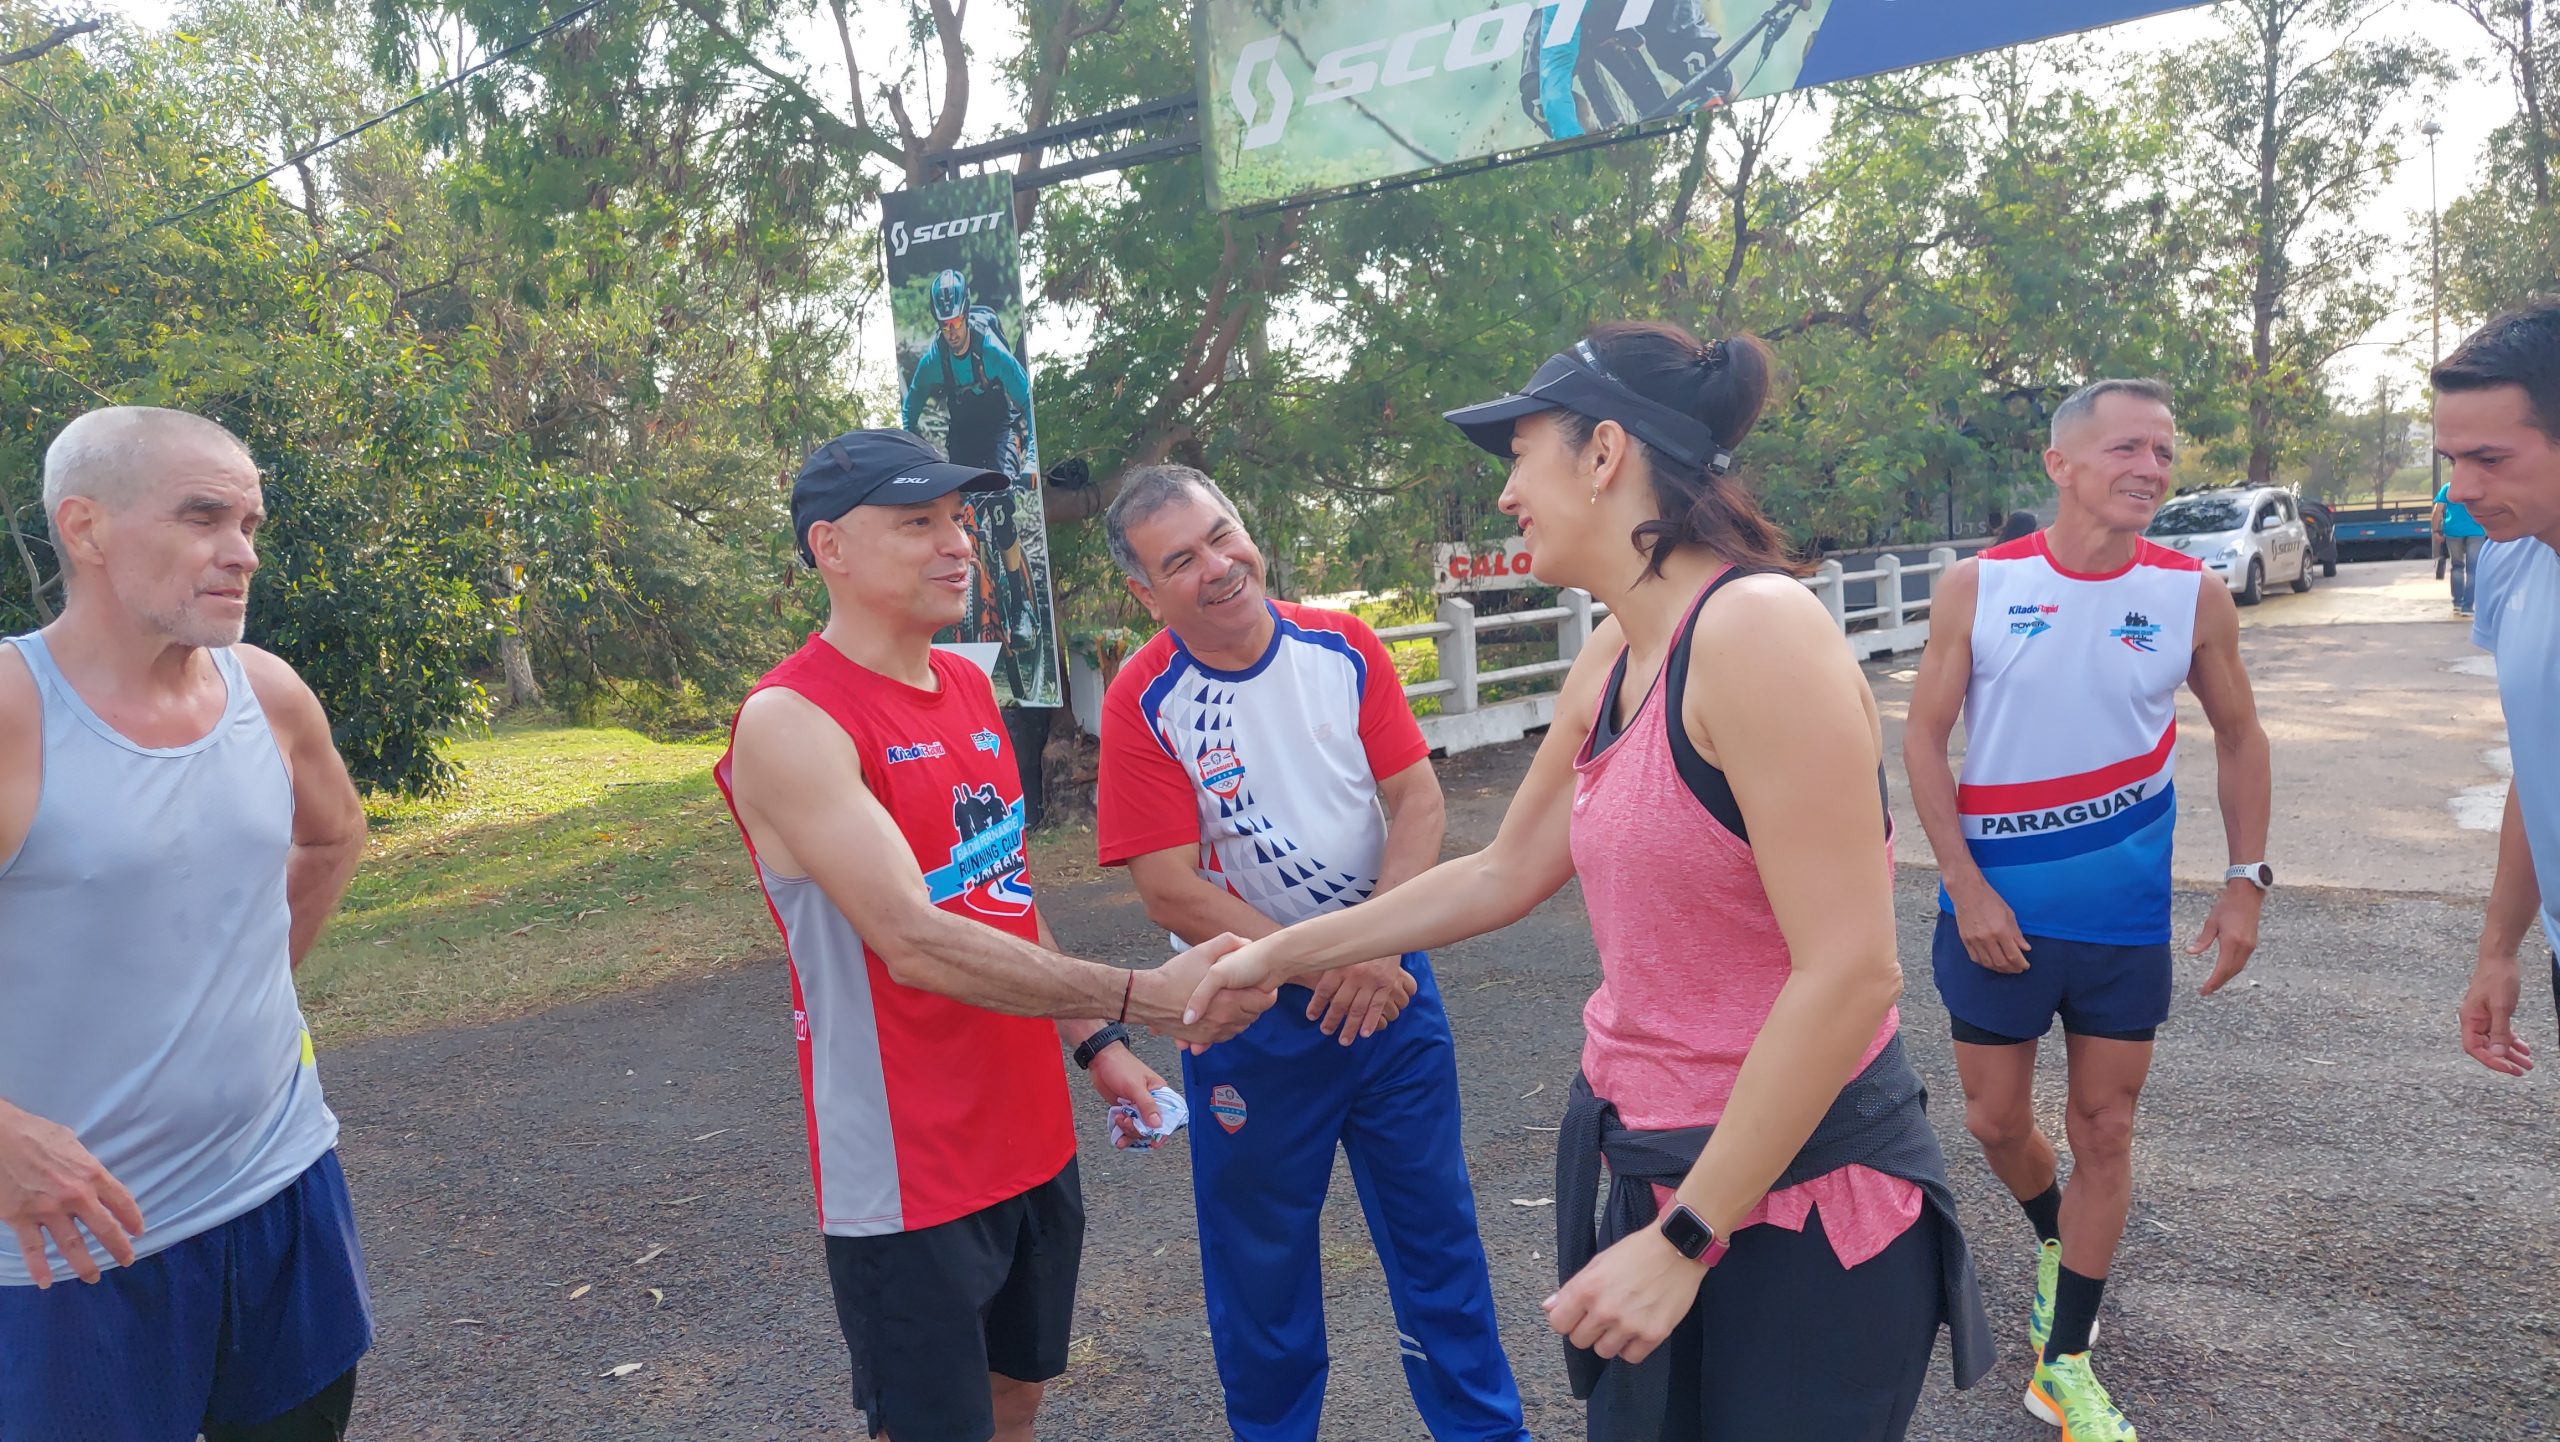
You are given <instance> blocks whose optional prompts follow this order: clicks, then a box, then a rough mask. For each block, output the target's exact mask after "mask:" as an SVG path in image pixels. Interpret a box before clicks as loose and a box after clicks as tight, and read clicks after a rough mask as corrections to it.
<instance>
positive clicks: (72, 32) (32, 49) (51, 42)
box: [0, 20, 107, 70]
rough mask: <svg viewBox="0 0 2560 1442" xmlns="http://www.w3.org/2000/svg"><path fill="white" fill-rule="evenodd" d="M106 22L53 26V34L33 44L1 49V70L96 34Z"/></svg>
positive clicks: (97, 21)
mask: <svg viewBox="0 0 2560 1442" xmlns="http://www.w3.org/2000/svg"><path fill="white" fill-rule="evenodd" d="M106 23H107V22H105V21H104V20H78V21H71V22H67V23H64V24H61V25H56V26H54V27H53V33H52V34H50V35H48V36H46V37H44V38H43V39H42V40H39V41H37V42H35V43H34V44H32V45H21V46H19V47H18V48H17V49H15V50H0V70H5V69H7V68H8V67H10V66H12V65H24V64H26V63H27V62H28V61H30V60H34V59H37V58H38V57H40V56H42V55H44V54H45V53H46V52H47V51H49V50H53V49H55V48H56V47H58V46H63V45H68V44H70V43H71V42H72V41H74V40H77V39H79V38H80V37H81V36H83V35H89V34H94V33H95V32H96V31H98V30H99V29H100V28H102V27H103V26H105V24H106Z"/></svg>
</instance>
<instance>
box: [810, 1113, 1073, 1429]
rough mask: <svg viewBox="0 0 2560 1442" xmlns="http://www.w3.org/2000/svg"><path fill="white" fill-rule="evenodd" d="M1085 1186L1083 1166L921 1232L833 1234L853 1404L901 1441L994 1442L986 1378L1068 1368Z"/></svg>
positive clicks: (1028, 1378) (830, 1274)
mask: <svg viewBox="0 0 2560 1442" xmlns="http://www.w3.org/2000/svg"><path fill="white" fill-rule="evenodd" d="M1083 1254H1084V1189H1083V1187H1082V1185H1081V1184H1080V1183H1079V1182H1078V1180H1077V1178H1076V1164H1075V1163H1074V1162H1072V1161H1071V1162H1068V1163H1067V1168H1066V1170H1065V1171H1062V1172H1060V1173H1058V1174H1057V1175H1056V1176H1054V1177H1052V1178H1050V1179H1049V1180H1048V1181H1045V1182H1042V1183H1041V1184H1040V1185H1038V1186H1036V1187H1033V1188H1032V1189H1031V1190H1029V1191H1027V1192H1024V1193H1023V1194H1022V1195H1020V1196H1018V1197H1009V1198H1007V1199H1005V1200H1004V1201H1001V1202H998V1203H996V1204H995V1205H994V1206H992V1207H988V1208H986V1209H984V1210H983V1211H976V1212H971V1213H970V1214H969V1215H967V1216H965V1217H960V1218H958V1219H956V1220H953V1221H948V1222H944V1223H943V1224H942V1225H940V1226H938V1227H925V1228H922V1229H920V1230H917V1231H912V1232H894V1233H891V1234H890V1235H888V1236H883V1237H829V1238H827V1279H828V1281H829V1282H831V1283H833V1284H834V1288H835V1294H836V1320H837V1321H838V1322H840V1323H841V1324H843V1327H844V1340H845V1346H846V1347H847V1348H849V1349H850V1350H851V1351H852V1353H853V1402H854V1405H855V1406H857V1407H860V1408H861V1409H862V1411H863V1415H864V1416H865V1417H867V1418H869V1419H870V1422H871V1435H872V1436H874V1437H877V1436H879V1435H880V1434H881V1433H882V1432H887V1433H888V1434H889V1435H890V1437H891V1439H892V1442H988V1439H989V1438H991V1437H993V1436H994V1435H995V1430H996V1423H995V1412H994V1409H993V1406H992V1404H991V1402H990V1399H989V1397H988V1394H987V1374H988V1373H990V1372H994V1373H997V1374H999V1375H1002V1376H1006V1377H1011V1378H1013V1379H1014V1380H1015V1381H1018V1382H1046V1381H1048V1380H1049V1379H1050V1378H1052V1377H1055V1376H1057V1375H1058V1374H1059V1373H1061V1372H1064V1371H1065V1370H1067V1333H1068V1329H1069V1326H1070V1325H1071V1324H1072V1323H1073V1322H1074V1320H1075V1308H1076V1267H1077V1263H1078V1261H1079V1260H1080V1259H1081V1258H1082V1256H1083Z"/></svg>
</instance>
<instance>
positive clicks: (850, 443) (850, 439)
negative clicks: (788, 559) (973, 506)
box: [791, 431, 1013, 566]
mask: <svg viewBox="0 0 2560 1442" xmlns="http://www.w3.org/2000/svg"><path fill="white" fill-rule="evenodd" d="M1012 485H1013V482H1012V481H1011V480H1010V479H1008V478H1007V477H1006V476H1005V473H1004V472H1002V471H990V470H988V469H986V468H985V467H983V466H964V465H960V464H957V463H956V462H953V461H950V460H948V459H945V458H944V456H943V454H942V452H940V451H938V450H935V449H934V448H933V443H932V442H930V441H928V440H926V439H925V438H924V437H922V436H919V435H917V434H915V433H914V432H913V431H847V432H845V433H844V434H843V435H840V436H838V437H836V438H835V439H834V440H831V441H829V442H827V443H826V444H825V445H823V446H820V447H818V448H817V449H816V450H814V451H811V452H810V453H809V459H808V460H806V461H804V462H802V463H801V466H800V478H799V479H798V480H795V481H793V482H792V483H791V539H792V540H793V541H795V542H797V543H798V544H799V547H800V559H801V560H804V561H806V562H808V563H809V564H810V565H812V566H814V565H816V564H818V558H817V557H816V556H815V555H813V554H811V553H810V550H809V528H810V527H811V526H813V525H816V524H817V523H818V522H820V521H832V520H835V519H837V518H838V517H840V516H842V515H844V514H845V513H846V512H848V511H851V510H852V509H853V508H854V507H856V506H912V505H915V504H916V503H918V502H920V501H931V500H937V499H939V498H941V497H943V496H947V495H950V494H951V493H952V492H953V491H967V492H969V493H970V494H972V495H979V494H985V493H987V492H992V491H1001V490H1006V489H1009V488H1011V486H1012Z"/></svg>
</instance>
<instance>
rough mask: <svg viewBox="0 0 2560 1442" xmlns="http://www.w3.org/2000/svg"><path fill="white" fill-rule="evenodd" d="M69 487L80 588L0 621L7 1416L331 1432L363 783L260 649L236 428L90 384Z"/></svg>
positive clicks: (213, 1430)
mask: <svg viewBox="0 0 2560 1442" xmlns="http://www.w3.org/2000/svg"><path fill="white" fill-rule="evenodd" d="M44 505H45V516H46V519H47V520H48V521H50V522H51V524H52V536H53V545H54V550H55V553H56V554H57V555H58V556H60V557H61V559H62V563H63V569H64V571H65V572H66V573H67V576H66V581H67V584H66V588H65V591H66V594H65V597H64V604H63V608H62V614H61V615H60V616H58V617H56V618H55V619H54V620H53V622H52V623H51V624H49V625H47V626H46V627H45V628H44V629H43V630H41V631H37V632H34V633H31V634H29V635H24V636H13V637H8V638H6V639H0V1442H19V1439H21V1438H24V1439H27V1442H194V1439H195V1438H196V1437H197V1436H198V1435H199V1434H201V1435H202V1436H203V1437H204V1438H205V1439H206V1442H334V1439H336V1438H338V1437H339V1436H341V1435H343V1432H344V1429H345V1427H346V1425H347V1418H348V1416H349V1413H350V1411H351V1409H352V1407H353V1404H354V1399H355V1386H356V1360H357V1358H359V1357H361V1356H363V1355H364V1353H365V1350H366V1349H367V1348H368V1347H369V1346H370V1345H371V1344H372V1341H373V1316H372V1308H371V1304H370V1302H369V1301H368V1299H367V1296H366V1292H365V1281H364V1255H363V1252H362V1249H361V1248H359V1247H358V1246H357V1243H356V1223H355V1213H354V1209H353V1207H352V1205H351V1204H350V1202H349V1200H348V1196H347V1182H346V1177H345V1175H344V1174H343V1173H342V1172H341V1171H340V1170H339V1167H338V1153H337V1141H338V1119H337V1118H336V1117H335V1116H333V1115H331V1114H330V1111H329V1107H328V1104H327V1103H326V1102H325V1101H323V1100H322V1099H321V1095H320V1072H319V1067H318V1063H317V1060H316V1058H315V1057H314V1055H313V1052H312V1048H311V1033H310V1032H309V1031H307V1030H305V1029H304V1027H303V1024H302V1007H301V1003H300V1002H299V1000H298V999H297V998H296V995H295V992H294V985H293V969H294V967H296V966H297V965H299V964H300V963H301V961H302V957H303V954H304V953H305V952H307V951H308V950H310V948H311V943H312V942H313V941H314V940H316V939H317V938H318V937H319V935H320V928H321V925H322V923H324V922H325V921H327V920H328V917H329V914H330V913H331V912H332V911H334V910H336V909H337V905H338V898H339V897H340V896H341V895H343V894H344V893H345V891H346V888H347V879H348V878H349V877H350V876H352V875H353V874H354V872H355V867H356V860H357V858H358V857H359V856H361V855H362V854H363V851H364V830H365V828H364V807H363V804H362V803H361V802H359V801H358V800H357V798H356V789H355V786H354V785H353V783H351V782H350V781H348V779H347V768H346V766H345V765H344V764H343V763H342V762H341V761H340V760H339V759H338V753H337V750H336V749H335V747H334V746H333V745H332V744H331V742H330V739H329V718H328V716H327V715H326V714H325V713H323V711H322V710H321V707H320V702H319V700H318V698H316V697H314V696H313V695H312V694H311V689H310V688H309V687H308V686H306V685H304V684H303V682H302V679H301V678H300V677H299V676H297V675H295V674H294V671H293V668H292V667H291V666H289V665H287V664H286V663H285V662H284V661H282V660H280V659H278V658H277V657H275V656H271V655H269V654H267V653H266V652H264V651H261V650H259V649H258V648H256V647H254V646H244V645H241V644H240V638H241V636H242V634H243V632H244V630H245V628H246V626H247V623H248V615H249V579H250V577H251V576H253V575H254V574H256V572H257V569H258V552H257V545H256V538H257V533H258V527H259V523H260V522H262V521H264V520H265V519H266V506H265V503H264V500H263V498H262V495H261V491H260V486H259V483H258V467H257V464H256V462H254V461H253V460H251V459H250V456H249V452H248V450H247V448H246V447H244V446H243V445H242V444H241V443H240V441H239V439H238V438H237V437H235V436H233V435H232V434H231V433H230V432H229V431H226V430H224V429H223V428H222V427H220V426H218V425H216V424H214V423H213V422H211V421H209V420H206V419H204V418H202V417H200V416H192V415H188V414H185V413H184V412H180V411H170V410H160V409H157V408H154V407H145V406H113V407H109V408H106V409H104V410H95V411H91V412H89V413H88V414H86V415H83V416H81V417H79V418H78V419H76V420H74V421H72V422H71V423H70V424H69V425H66V426H64V427H63V428H62V432H61V434H60V435H58V436H56V437H55V438H54V439H53V443H52V445H51V446H50V447H49V448H48V449H47V450H46V452H45V463H44Z"/></svg>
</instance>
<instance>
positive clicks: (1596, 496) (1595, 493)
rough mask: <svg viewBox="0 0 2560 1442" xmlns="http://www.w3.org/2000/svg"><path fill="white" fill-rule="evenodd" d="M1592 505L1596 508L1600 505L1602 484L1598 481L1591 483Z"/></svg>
mask: <svg viewBox="0 0 2560 1442" xmlns="http://www.w3.org/2000/svg"><path fill="white" fill-rule="evenodd" d="M1591 504H1593V505H1595V506H1596V505H1598V504H1600V483H1599V482H1598V481H1593V482H1592V483H1591Z"/></svg>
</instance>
